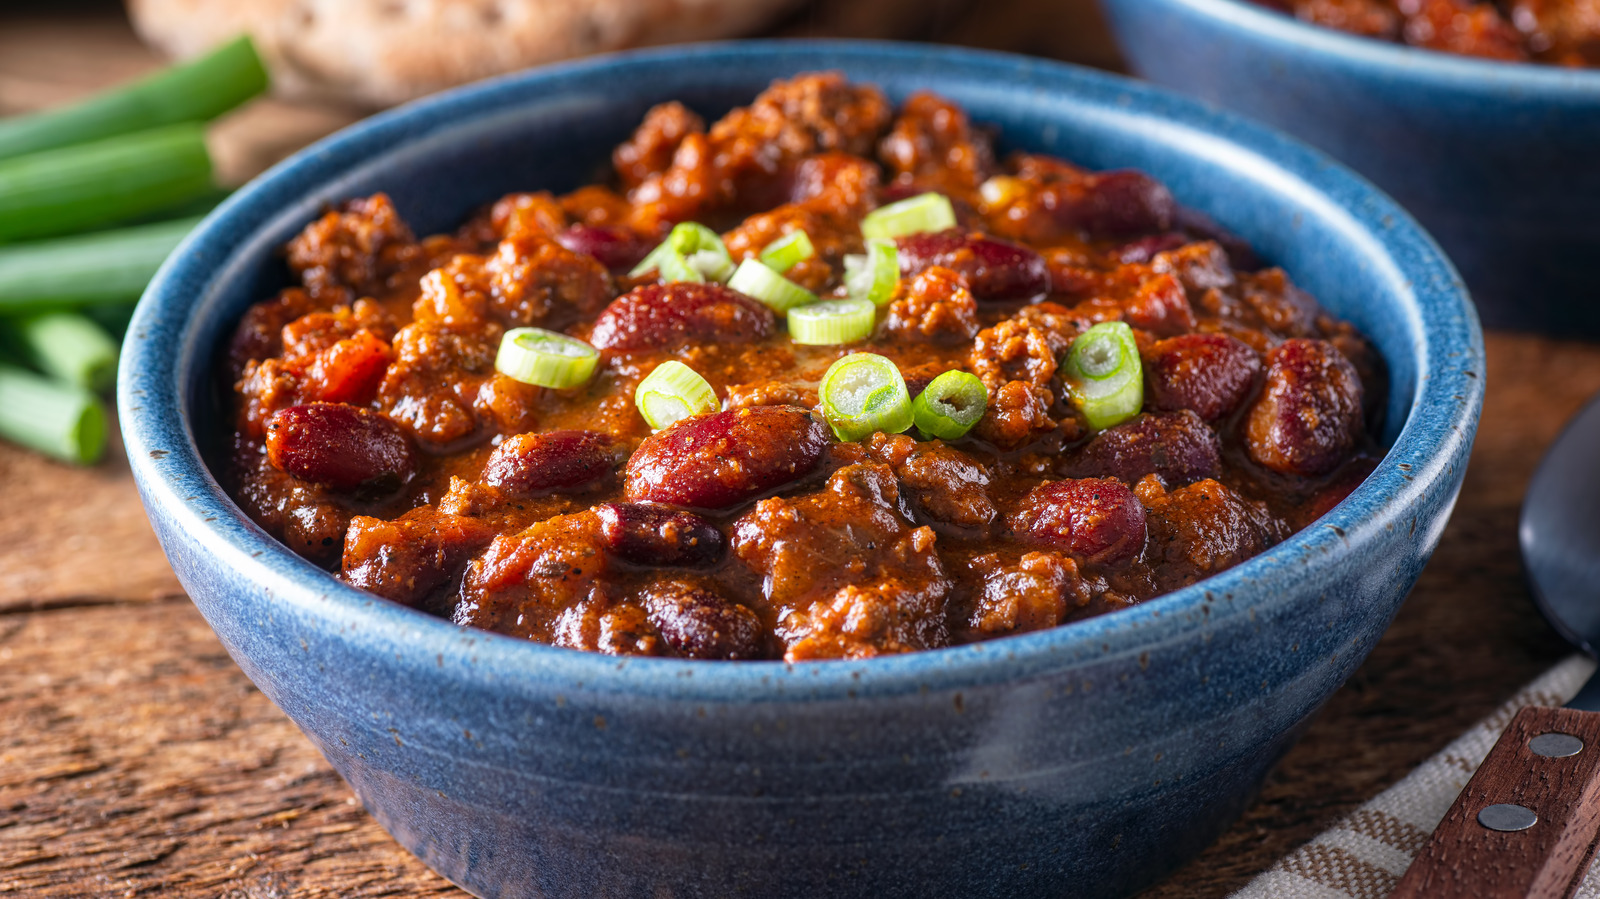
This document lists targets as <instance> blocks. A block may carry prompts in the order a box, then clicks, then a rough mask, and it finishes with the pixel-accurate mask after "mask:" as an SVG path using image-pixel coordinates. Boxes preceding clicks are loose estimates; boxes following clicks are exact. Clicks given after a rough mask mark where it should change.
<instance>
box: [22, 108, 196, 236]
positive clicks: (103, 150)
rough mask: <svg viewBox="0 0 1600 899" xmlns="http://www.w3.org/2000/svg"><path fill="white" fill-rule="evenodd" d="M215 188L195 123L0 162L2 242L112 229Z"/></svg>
mask: <svg viewBox="0 0 1600 899" xmlns="http://www.w3.org/2000/svg"><path fill="white" fill-rule="evenodd" d="M213 190H215V188H214V186H213V184H212V180H211V155H210V154H209V153H208V152H207V150H206V140H205V129H204V128H203V127H202V126H201V125H199V124H198V123H193V122H191V123H186V124H181V125H167V126H163V127H161V128H154V129H151V130H149V131H140V132H137V133H135V134H127V135H121V136H118V137H111V138H106V139H105V140H100V141H95V142H93V143H87V144H77V145H75V146H71V147H65V148H62V149H57V150H49V151H45V152H40V153H33V154H30V155H27V156H17V157H14V158H12V159H6V160H0V243H9V242H12V241H18V240H27V239H30V238H36V237H51V236H54V235H58V234H68V233H71V232H74V231H82V230H86V229H88V228H94V227H99V226H102V225H110V224H115V223H117V222H121V221H126V220H128V219H130V218H135V217H138V216H141V215H148V214H150V213H152V212H156V211H158V210H162V209H168V208H170V207H173V206H176V205H178V204H180V203H183V202H186V201H189V200H193V199H195V198H196V197H200V196H204V195H206V194H209V193H211V192H212V191H213Z"/></svg>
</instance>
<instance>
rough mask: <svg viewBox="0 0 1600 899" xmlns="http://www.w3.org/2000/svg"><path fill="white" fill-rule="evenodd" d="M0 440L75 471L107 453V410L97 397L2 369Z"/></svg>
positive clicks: (17, 370) (9, 368) (23, 372)
mask: <svg viewBox="0 0 1600 899" xmlns="http://www.w3.org/2000/svg"><path fill="white" fill-rule="evenodd" d="M0 437H4V438H6V439H7V440H13V441H16V442H17V443H20V444H22V445H23V446H26V447H28V448H30V449H34V450H37V451H39V452H41V453H44V454H45V455H48V456H54V457H55V458H57V459H61V460H62V461H65V462H71V463H73V464H74V465H93V464H94V463H95V462H98V461H99V460H100V457H101V456H102V455H104V454H105V450H106V410H105V407H104V406H102V405H101V404H100V400H99V399H98V398H96V397H95V395H94V394H92V393H90V392H89V391H87V390H84V389H83V388H81V387H73V386H71V385H69V384H62V383H60V382H58V381H52V380H50V379H49V378H46V377H42V376H40V375H36V374H34V373H33V372H31V371H27V370H24V369H21V368H15V367H13V366H9V365H3V364H0Z"/></svg>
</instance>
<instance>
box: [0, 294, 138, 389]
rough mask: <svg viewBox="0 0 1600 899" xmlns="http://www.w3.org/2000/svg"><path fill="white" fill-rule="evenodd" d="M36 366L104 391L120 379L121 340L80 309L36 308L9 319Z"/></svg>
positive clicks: (18, 341) (14, 335) (15, 336)
mask: <svg viewBox="0 0 1600 899" xmlns="http://www.w3.org/2000/svg"><path fill="white" fill-rule="evenodd" d="M8 324H9V325H10V326H11V333H12V340H14V341H15V342H16V344H17V345H18V346H19V347H20V348H21V350H22V352H23V354H24V355H25V356H26V357H27V359H28V361H29V362H31V363H33V365H34V367H36V368H38V369H39V370H40V371H42V372H44V373H45V374H47V375H50V376H51V377H53V378H55V379H56V380H58V381H65V382H67V383H68V384H71V385H72V386H74V387H82V388H83V389H85V390H90V391H93V392H95V393H103V392H105V391H106V390H108V389H110V388H111V385H112V384H114V383H116V380H117V343H116V341H114V340H112V339H111V335H109V334H107V333H106V332H105V329H104V328H102V327H100V326H99V325H97V324H95V322H94V321H93V320H92V319H90V318H88V317H86V316H83V315H80V314H78V313H76V312H35V313H32V314H30V315H23V316H18V317H17V318H15V319H12V320H10V321H9V322H8Z"/></svg>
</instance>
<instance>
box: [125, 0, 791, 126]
mask: <svg viewBox="0 0 1600 899" xmlns="http://www.w3.org/2000/svg"><path fill="white" fill-rule="evenodd" d="M795 5H796V0H128V8H129V12H130V14H131V15H132V17H133V22H134V26H135V27H136V28H137V29H138V31H139V33H140V35H141V36H143V37H144V39H145V40H146V41H148V42H150V43H151V44H154V45H155V46H157V47H159V48H161V49H162V50H164V51H166V52H167V53H169V54H171V55H173V56H175V57H180V58H184V57H189V56H194V55H197V54H199V53H203V52H204V51H206V50H207V49H209V48H211V47H212V46H214V45H216V44H218V43H220V42H222V41H224V40H227V39H228V38H230V37H232V36H233V35H235V34H238V33H239V32H241V31H248V32H249V33H250V34H251V36H252V37H254V38H255V40H256V42H257V45H258V47H259V48H260V50H261V52H262V55H263V56H265V57H266V59H267V64H268V66H269V67H270V68H271V69H272V73H273V76H274V84H275V86H276V90H277V91H278V93H279V94H280V95H284V96H295V97H317V98H324V99H337V100H342V101H347V102H354V103H358V104H361V105H366V106H386V105H389V104H393V103H399V102H402V101H405V100H409V99H412V98H414V97H420V96H422V95H423V94H428V93H431V92H433V91H437V90H440V89H443V88H447V87H451V86H454V85H457V84H463V83H465V82H468V81H474V80H477V79H479V78H485V77H488V76H490V75H498V74H501V73H503V72H510V71H514V70H517V69H522V68H526V67H528V66H535V65H539V64H541V63H547V62H554V61H556V60H560V59H568V58H571V57H575V56H583V55H585V54H590V53H601V52H605V51H609V50H620V49H624V48H627V47H639V46H645V45H648V44H666V43H672V42H676V41H690V40H702V39H713V38H725V37H734V36H737V35H740V34H746V33H748V32H750V31H752V30H754V29H757V28H760V27H761V26H763V25H765V24H767V23H769V22H771V21H772V20H773V19H775V18H776V17H777V16H778V15H780V14H781V13H782V12H784V11H785V10H786V9H788V8H791V7H793V6H795Z"/></svg>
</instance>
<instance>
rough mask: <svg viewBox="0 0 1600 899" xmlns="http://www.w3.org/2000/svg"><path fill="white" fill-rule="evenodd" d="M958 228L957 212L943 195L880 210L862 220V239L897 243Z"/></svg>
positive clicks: (928, 195)
mask: <svg viewBox="0 0 1600 899" xmlns="http://www.w3.org/2000/svg"><path fill="white" fill-rule="evenodd" d="M955 226H956V210H955V207H954V206H951V205H950V200H949V199H948V198H947V197H945V196H944V195H943V194H936V193H932V192H930V193H925V194H918V195H916V196H914V197H911V198H909V199H905V200H901V201H900V202H898V203H890V204H889V205H887V206H880V207H878V208H877V209H874V210H872V211H871V212H869V213H867V214H866V216H865V217H864V218H862V219H861V235H862V236H863V237H867V238H879V239H881V240H894V239H895V238H896V237H904V236H905V235H907V234H920V233H922V232H924V231H943V230H945V229H947V228H954V227H955Z"/></svg>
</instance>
